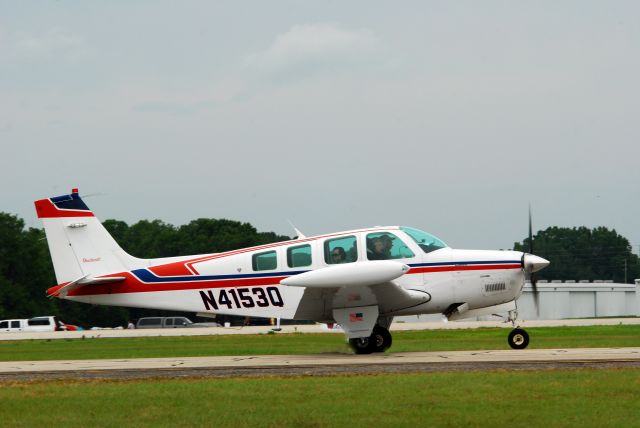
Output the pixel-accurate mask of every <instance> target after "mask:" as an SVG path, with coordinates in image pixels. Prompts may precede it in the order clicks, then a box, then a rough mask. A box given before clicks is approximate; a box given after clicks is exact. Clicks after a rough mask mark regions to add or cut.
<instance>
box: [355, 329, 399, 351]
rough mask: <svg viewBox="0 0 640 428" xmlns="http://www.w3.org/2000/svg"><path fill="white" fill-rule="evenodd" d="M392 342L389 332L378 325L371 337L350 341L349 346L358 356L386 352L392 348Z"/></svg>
mask: <svg viewBox="0 0 640 428" xmlns="http://www.w3.org/2000/svg"><path fill="white" fill-rule="evenodd" d="M392 341H393V339H392V338H391V333H389V330H387V329H386V328H384V327H381V326H379V325H376V326H375V327H374V328H373V332H372V333H371V336H369V337H359V338H357V339H349V345H351V348H353V351H354V352H355V353H356V354H371V353H372V352H384V351H386V350H387V349H389V348H390V347H391V343H392Z"/></svg>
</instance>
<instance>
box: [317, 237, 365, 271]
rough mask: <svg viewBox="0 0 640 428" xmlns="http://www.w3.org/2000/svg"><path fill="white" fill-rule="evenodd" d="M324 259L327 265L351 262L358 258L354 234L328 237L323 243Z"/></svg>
mask: <svg viewBox="0 0 640 428" xmlns="http://www.w3.org/2000/svg"><path fill="white" fill-rule="evenodd" d="M324 260H325V261H326V262H327V264H328V265H335V264H341V263H353V262H355V261H357V260H358V245H357V243H356V237H355V236H343V237H341V238H334V239H328V240H327V241H325V243H324Z"/></svg>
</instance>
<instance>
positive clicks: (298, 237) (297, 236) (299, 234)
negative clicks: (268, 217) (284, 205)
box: [287, 220, 307, 239]
mask: <svg viewBox="0 0 640 428" xmlns="http://www.w3.org/2000/svg"><path fill="white" fill-rule="evenodd" d="M287 222H289V224H290V225H291V227H292V228H293V231H294V232H295V234H296V239H303V238H306V237H307V236H306V235H305V234H304V233H302V232H300V230H299V229H298V228H297V227H296V226H295V225H294V224H293V223H292V222H291V220H287Z"/></svg>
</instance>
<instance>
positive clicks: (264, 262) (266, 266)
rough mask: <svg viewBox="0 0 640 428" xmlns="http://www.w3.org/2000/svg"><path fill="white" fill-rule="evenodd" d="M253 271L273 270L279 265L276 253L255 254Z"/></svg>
mask: <svg viewBox="0 0 640 428" xmlns="http://www.w3.org/2000/svg"><path fill="white" fill-rule="evenodd" d="M252 264H253V270H273V269H275V268H276V266H277V265H278V259H277V257H276V252H275V251H267V252H264V253H259V254H254V255H253V258H252Z"/></svg>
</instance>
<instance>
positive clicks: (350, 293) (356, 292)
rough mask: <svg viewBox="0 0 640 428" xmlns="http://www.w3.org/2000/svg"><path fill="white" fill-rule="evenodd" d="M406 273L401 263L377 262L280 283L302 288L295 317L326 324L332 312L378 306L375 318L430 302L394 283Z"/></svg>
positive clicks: (311, 273) (344, 266)
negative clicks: (321, 320)
mask: <svg viewBox="0 0 640 428" xmlns="http://www.w3.org/2000/svg"><path fill="white" fill-rule="evenodd" d="M408 271H409V266H407V265H405V264H403V263H399V262H396V261H393V260H378V261H369V262H357V263H349V264H342V265H334V266H330V267H327V268H322V269H317V270H314V271H309V272H305V273H303V274H300V275H296V276H292V277H289V278H286V279H284V280H282V282H281V283H282V284H283V285H287V286H291V287H305V291H304V294H303V296H302V299H301V301H300V304H299V306H298V310H297V311H296V318H303V319H304V318H308V319H322V318H324V319H326V320H327V321H330V320H332V319H335V318H336V312H335V311H342V312H348V310H349V309H352V308H366V307H371V306H377V307H378V308H377V311H376V317H377V316H378V315H380V316H384V315H385V314H387V313H392V312H394V311H398V310H402V309H407V308H411V307H413V306H418V305H421V304H423V303H426V302H428V301H429V300H431V296H430V295H429V294H428V293H426V292H425V291H422V290H418V289H410V288H404V287H401V286H399V285H397V284H396V283H395V282H394V280H395V279H397V278H399V277H401V276H402V275H404V274H405V273H407V272H408ZM343 324H344V323H343ZM344 327H346V326H345V325H343V328H344Z"/></svg>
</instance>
